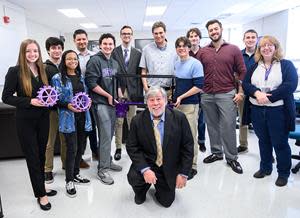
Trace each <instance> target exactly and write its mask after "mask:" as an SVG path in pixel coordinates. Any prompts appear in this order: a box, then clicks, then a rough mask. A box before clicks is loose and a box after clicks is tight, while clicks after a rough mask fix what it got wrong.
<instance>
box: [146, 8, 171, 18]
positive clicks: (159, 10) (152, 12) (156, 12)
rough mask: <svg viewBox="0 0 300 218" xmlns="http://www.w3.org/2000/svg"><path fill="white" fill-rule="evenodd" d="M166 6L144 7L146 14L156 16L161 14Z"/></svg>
mask: <svg viewBox="0 0 300 218" xmlns="http://www.w3.org/2000/svg"><path fill="white" fill-rule="evenodd" d="M166 9H167V6H148V7H147V8H146V16H158V15H163V14H164V13H165V10H166Z"/></svg>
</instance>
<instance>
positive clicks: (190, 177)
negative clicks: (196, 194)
mask: <svg viewBox="0 0 300 218" xmlns="http://www.w3.org/2000/svg"><path fill="white" fill-rule="evenodd" d="M197 173H198V172H197V170H195V169H191V171H190V173H189V176H188V180H190V179H192V178H194V176H195V175H196V174H197Z"/></svg>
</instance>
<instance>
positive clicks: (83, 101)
mask: <svg viewBox="0 0 300 218" xmlns="http://www.w3.org/2000/svg"><path fill="white" fill-rule="evenodd" d="M90 102H91V99H90V97H89V95H88V94H86V93H85V92H78V93H77V94H76V95H75V96H74V97H73V98H72V102H71V104H72V106H73V107H74V108H76V109H77V110H81V111H87V110H88V109H89V105H90Z"/></svg>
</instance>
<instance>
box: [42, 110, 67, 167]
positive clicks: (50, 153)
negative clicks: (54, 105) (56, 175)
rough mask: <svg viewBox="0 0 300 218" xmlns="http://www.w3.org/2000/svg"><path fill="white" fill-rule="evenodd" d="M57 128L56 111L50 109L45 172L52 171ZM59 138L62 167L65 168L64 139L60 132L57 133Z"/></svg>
mask: <svg viewBox="0 0 300 218" xmlns="http://www.w3.org/2000/svg"><path fill="white" fill-rule="evenodd" d="M57 130H58V112H57V111H53V110H51V111H50V113H49V135H48V142H47V148H46V161H45V172H52V170H53V158H54V145H55V140H56V135H57ZM59 139H60V157H61V162H62V167H63V168H65V161H66V141H65V137H64V135H63V134H62V133H59Z"/></svg>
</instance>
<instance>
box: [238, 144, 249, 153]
mask: <svg viewBox="0 0 300 218" xmlns="http://www.w3.org/2000/svg"><path fill="white" fill-rule="evenodd" d="M237 150H238V153H239V154H242V153H247V152H248V148H247V147H245V146H241V145H240V146H239V147H238V148H237Z"/></svg>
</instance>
